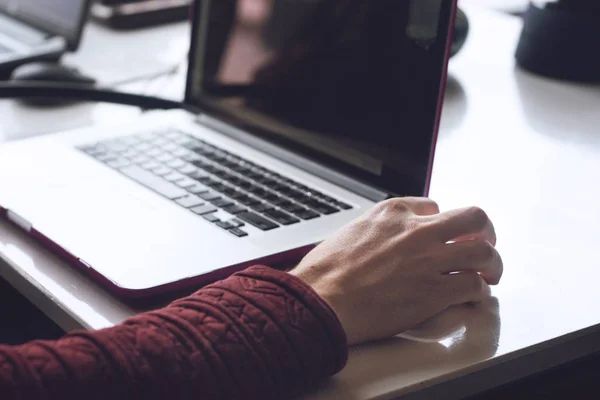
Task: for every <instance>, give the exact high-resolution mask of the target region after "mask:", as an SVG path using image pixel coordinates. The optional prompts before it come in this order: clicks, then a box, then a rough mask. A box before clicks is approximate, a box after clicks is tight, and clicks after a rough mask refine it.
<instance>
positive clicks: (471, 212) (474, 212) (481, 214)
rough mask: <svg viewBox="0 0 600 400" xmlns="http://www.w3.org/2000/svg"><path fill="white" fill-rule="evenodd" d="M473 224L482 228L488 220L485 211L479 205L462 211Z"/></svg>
mask: <svg viewBox="0 0 600 400" xmlns="http://www.w3.org/2000/svg"><path fill="white" fill-rule="evenodd" d="M464 212H465V213H466V214H467V216H468V217H469V220H470V221H472V223H473V225H474V226H477V227H481V228H483V227H484V226H486V225H487V224H488V222H489V217H488V215H487V213H486V212H485V211H484V210H483V209H482V208H480V207H476V206H475V207H469V208H467V209H466V210H465V211H464Z"/></svg>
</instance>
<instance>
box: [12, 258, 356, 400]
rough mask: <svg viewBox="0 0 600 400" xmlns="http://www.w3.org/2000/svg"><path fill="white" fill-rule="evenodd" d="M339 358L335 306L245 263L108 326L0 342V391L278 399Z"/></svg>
mask: <svg viewBox="0 0 600 400" xmlns="http://www.w3.org/2000/svg"><path fill="white" fill-rule="evenodd" d="M346 359H347V344H346V337H345V334H344V332H343V330H342V327H341V325H340V323H339V321H338V319H337V317H336V315H335V314H334V312H333V311H332V310H331V308H329V306H328V305H327V304H326V303H325V302H324V301H323V300H322V299H321V298H320V297H319V296H318V295H317V294H316V293H315V292H314V291H313V290H312V289H311V288H310V287H309V286H308V285H306V284H305V283H304V282H302V281H301V280H299V279H297V278H295V277H293V276H291V275H289V274H287V273H285V272H280V271H276V270H273V269H270V268H267V267H253V268H250V269H248V270H246V271H243V272H241V273H238V274H235V275H233V276H232V277H230V278H228V279H225V280H223V281H220V282H217V283H215V284H213V285H211V286H208V287H206V288H204V289H202V290H200V291H198V292H196V293H195V294H194V295H192V296H189V297H186V298H184V299H181V300H178V301H176V302H174V303H172V304H171V305H169V306H168V307H165V308H163V309H161V310H157V311H153V312H148V313H145V314H142V315H139V316H136V317H133V318H130V319H128V320H127V321H125V322H124V323H123V324H121V325H118V326H115V327H113V328H108V329H104V330H100V331H96V332H75V333H70V334H68V335H67V336H65V337H64V338H63V339H61V340H59V341H56V342H49V341H37V342H32V343H29V344H26V345H23V346H17V347H0V398H1V399H3V400H12V399H27V400H35V399H60V400H68V399H102V400H118V399H127V400H130V399H143V400H152V399H157V400H159V399H160V400H165V399H166V400H171V399H195V400H204V399H283V398H288V397H290V395H291V394H294V393H297V392H298V391H301V390H303V389H306V388H309V387H310V386H311V385H314V384H316V383H317V382H318V381H321V380H323V379H325V378H327V377H329V376H331V375H333V374H335V373H337V372H338V371H340V370H341V369H342V368H343V367H344V365H345V363H346Z"/></svg>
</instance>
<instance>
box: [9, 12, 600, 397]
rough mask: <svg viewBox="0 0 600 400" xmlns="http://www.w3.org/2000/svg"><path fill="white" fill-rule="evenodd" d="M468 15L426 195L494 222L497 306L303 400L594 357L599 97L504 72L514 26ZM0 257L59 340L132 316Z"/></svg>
mask: <svg viewBox="0 0 600 400" xmlns="http://www.w3.org/2000/svg"><path fill="white" fill-rule="evenodd" d="M467 12H468V14H469V15H470V16H471V17H472V32H473V34H472V36H471V38H470V40H469V42H468V44H467V46H466V48H465V49H464V51H463V52H462V53H461V54H459V55H458V56H457V58H456V59H454V60H452V62H451V66H450V78H451V79H450V82H449V86H448V91H447V95H446V104H445V109H444V117H443V123H442V129H441V132H440V138H439V145H438V150H437V153H436V162H435V169H434V177H433V183H432V191H431V195H432V197H433V198H434V199H436V200H437V201H438V202H439V203H440V204H441V206H442V208H444V209H448V208H454V207H460V206H465V205H472V204H476V205H480V206H482V207H483V208H485V209H486V210H487V211H488V213H489V215H490V216H491V218H492V219H493V220H494V222H495V224H496V226H497V231H498V237H499V245H498V248H499V250H500V252H501V253H502V255H503V258H504V261H505V270H506V272H505V276H504V279H503V282H502V283H501V285H500V286H498V287H497V288H494V290H493V294H494V296H495V298H496V300H495V301H490V302H488V303H485V304H481V305H479V306H476V307H457V308H453V309H451V310H448V311H447V312H445V313H443V314H442V315H440V316H438V317H436V318H434V319H432V320H431V321H429V322H428V323H427V324H424V325H423V326H421V327H419V328H418V329H415V330H414V331H411V332H408V333H406V334H405V335H402V336H401V337H396V338H393V339H390V340H387V341H383V342H380V343H377V344H374V345H369V346H362V347H357V348H354V349H352V351H351V356H350V362H349V365H348V367H347V368H346V369H345V370H344V371H342V372H341V373H340V374H339V375H338V376H336V377H335V378H334V379H332V380H331V381H329V382H327V383H326V384H325V385H324V386H323V387H321V388H318V390H316V391H315V392H314V393H311V394H310V395H308V396H307V398H310V399H334V398H335V399H337V398H345V399H352V400H354V399H356V400H358V399H388V398H394V397H396V396H399V395H404V394H406V395H407V397H408V398H429V399H435V398H451V397H454V398H458V397H463V396H465V395H466V394H469V393H476V392H478V391H480V390H483V389H486V388H489V387H493V386H496V385H499V384H502V383H505V382H507V381H510V380H512V379H516V378H519V377H522V376H524V375H527V374H531V373H534V372H538V371H540V370H543V369H545V368H548V367H550V366H553V365H556V364H558V363H561V362H565V361H568V360H570V359H572V358H575V357H577V356H581V355H584V354H589V353H591V352H594V351H597V350H599V349H600V340H598V328H600V313H598V312H597V311H596V309H597V304H599V303H600V291H598V290H597V285H598V284H597V282H598V281H599V278H600V272H599V271H600V268H599V267H600V259H599V258H598V256H597V250H596V247H597V245H596V241H597V239H596V238H597V237H598V236H599V234H600V225H599V224H598V223H597V221H598V220H599V217H600V205H598V202H597V201H595V199H597V198H598V197H599V195H600V188H599V187H598V185H597V184H596V182H598V181H600V128H598V127H600V113H598V112H597V110H598V108H599V107H600V87H590V86H580V85H574V84H566V83H559V82H553V81H549V80H545V79H542V78H538V77H535V76H531V75H529V74H527V73H525V72H522V71H520V70H518V69H516V68H515V66H514V61H513V57H512V55H513V54H514V49H515V45H516V42H517V38H518V34H519V31H520V20H519V19H516V18H513V17H509V16H504V15H500V14H496V13H489V12H486V11H482V10H478V9H475V8H468V9H467ZM3 106H7V107H12V106H13V105H11V104H7V103H5V104H4V105H3ZM15 107H16V106H15ZM90 107H91V106H90ZM94 107H98V106H94ZM94 110H97V108H92V109H91V111H90V112H91V113H94V112H97V111H94ZM0 112H2V113H3V115H4V113H5V111H4V110H3V109H2V108H0ZM69 113H70V114H69ZM72 113H73V111H72V110H67V111H65V113H64V114H63V116H64V115H72ZM59 114H60V113H59V112H56V116H55V117H53V118H57V119H60V115H59ZM24 115H33V114H31V111H25V110H22V115H21V117H23V116H24ZM36 115H37V114H36ZM92 122H93V121H92ZM24 126H25V128H26V129H24V130H25V131H27V129H31V126H29V125H27V124H26V123H25V125H24ZM26 134H27V133H26ZM0 256H1V257H2V258H3V259H4V260H5V263H3V264H2V263H0V273H1V274H2V275H3V276H4V277H5V278H7V279H8V280H9V281H10V282H11V283H12V284H13V285H14V286H15V287H17V288H18V289H19V290H20V291H22V292H23V293H24V294H25V295H27V296H28V297H29V298H30V299H31V300H32V301H33V302H34V303H35V304H36V305H37V306H38V307H40V308H41V309H42V310H43V311H44V312H45V313H47V314H48V315H50V316H51V317H52V318H54V319H55V320H56V321H57V322H58V323H59V324H60V325H61V326H63V327H64V328H65V329H74V328H81V327H83V328H93V329H96V328H102V327H107V326H111V325H113V324H116V323H119V322H120V321H122V320H123V319H125V318H126V317H128V316H130V315H132V314H134V313H135V312H137V311H139V310H134V309H132V308H131V307H128V306H126V305H124V304H123V303H121V302H120V301H118V300H117V299H115V298H112V297H111V296H109V295H107V294H106V292H104V291H103V290H102V289H100V288H99V287H97V286H96V285H95V284H93V283H92V282H90V281H89V280H88V279H86V278H85V277H83V276H82V275H80V274H79V273H77V272H75V271H73V270H71V269H70V268H69V267H67V266H66V265H65V264H64V263H62V262H61V261H60V260H58V259H56V258H55V257H53V256H51V255H50V254H48V253H47V252H46V251H44V250H42V249H40V248H39V247H37V246H35V245H34V244H32V243H31V242H30V241H28V240H27V239H25V238H24V236H23V235H21V234H19V233H18V232H17V231H16V230H14V229H13V228H11V227H9V226H7V225H5V224H1V225H0Z"/></svg>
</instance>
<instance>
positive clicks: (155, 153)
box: [145, 147, 163, 157]
mask: <svg viewBox="0 0 600 400" xmlns="http://www.w3.org/2000/svg"><path fill="white" fill-rule="evenodd" d="M162 153H163V151H162V150H161V149H160V148H158V147H153V148H151V149H150V150H147V151H146V152H145V154H146V155H147V156H150V157H157V156H159V155H161V154H162Z"/></svg>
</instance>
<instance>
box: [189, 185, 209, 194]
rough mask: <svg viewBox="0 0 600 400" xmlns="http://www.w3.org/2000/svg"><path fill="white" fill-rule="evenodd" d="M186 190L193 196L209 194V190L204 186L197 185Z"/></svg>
mask: <svg viewBox="0 0 600 400" xmlns="http://www.w3.org/2000/svg"><path fill="white" fill-rule="evenodd" d="M185 189H186V190H187V191H188V192H190V193H192V194H200V193H207V192H208V189H207V188H205V187H204V186H202V185H199V184H197V183H196V184H195V185H194V186H190V187H186V188H185Z"/></svg>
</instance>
